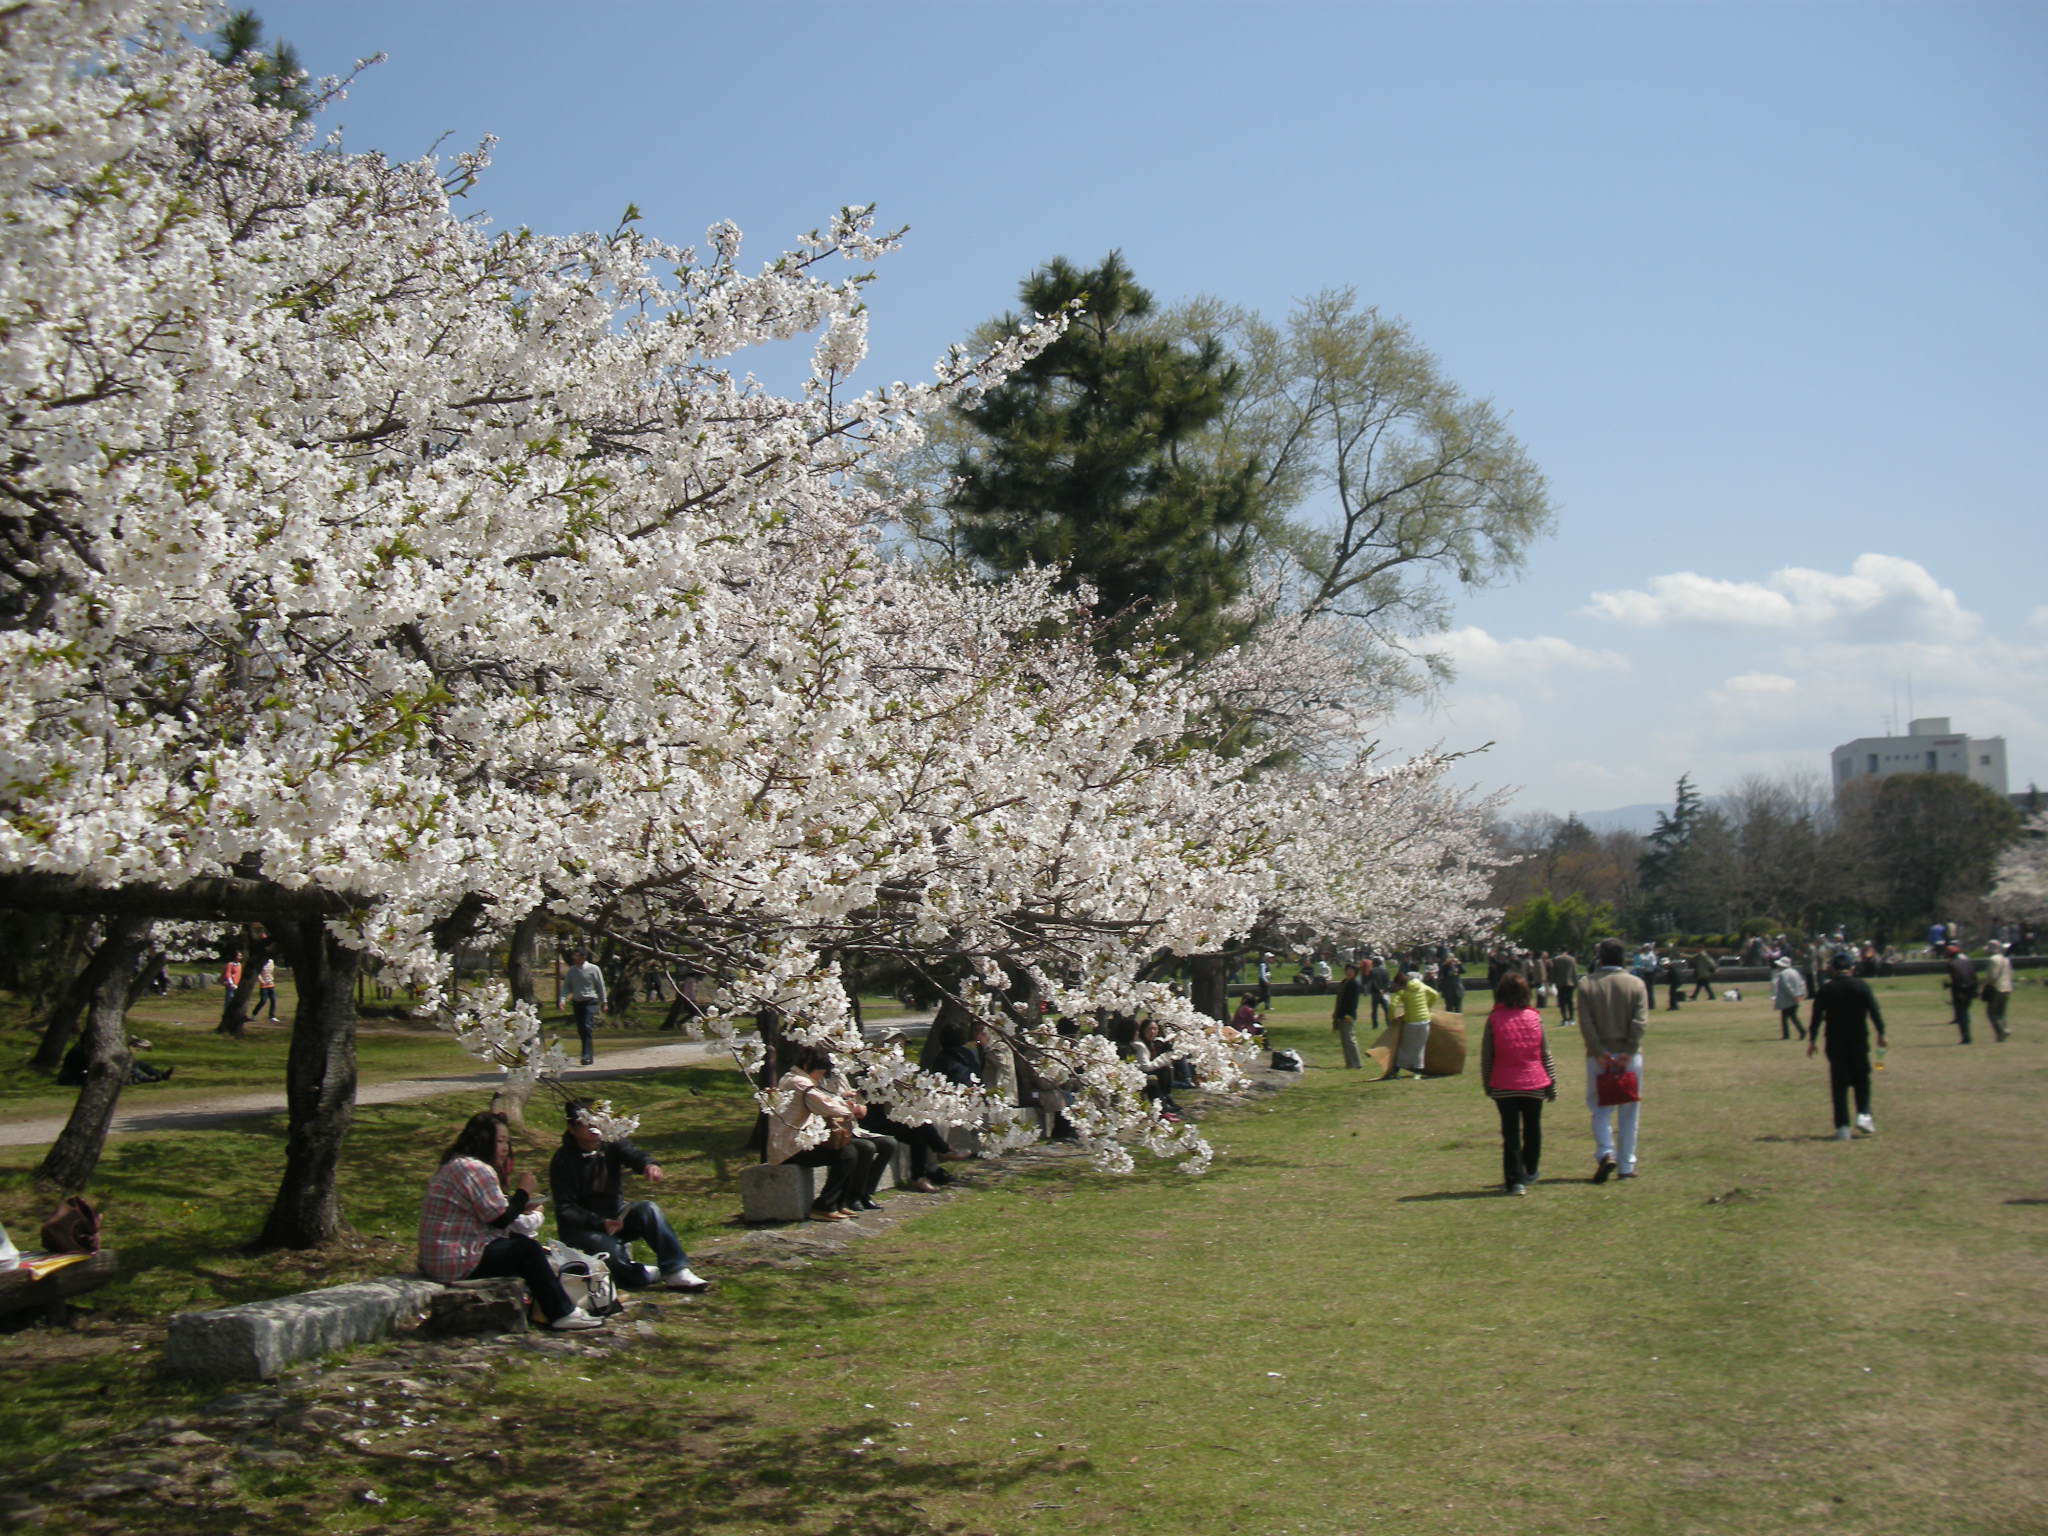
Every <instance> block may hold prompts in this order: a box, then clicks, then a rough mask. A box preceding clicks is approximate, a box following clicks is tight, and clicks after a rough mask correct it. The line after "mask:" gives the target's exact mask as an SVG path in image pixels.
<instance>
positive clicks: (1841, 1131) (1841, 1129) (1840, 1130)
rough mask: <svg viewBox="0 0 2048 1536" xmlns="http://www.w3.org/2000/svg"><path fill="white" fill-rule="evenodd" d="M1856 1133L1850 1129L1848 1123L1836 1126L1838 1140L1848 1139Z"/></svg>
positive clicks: (1836, 1138)
mask: <svg viewBox="0 0 2048 1536" xmlns="http://www.w3.org/2000/svg"><path fill="white" fill-rule="evenodd" d="M1855 1134H1856V1133H1855V1132H1854V1131H1852V1130H1850V1129H1849V1127H1847V1126H1846V1125H1838V1126H1836V1127H1835V1140H1837V1141H1848V1140H1850V1139H1851V1138H1853V1137H1854V1136H1855Z"/></svg>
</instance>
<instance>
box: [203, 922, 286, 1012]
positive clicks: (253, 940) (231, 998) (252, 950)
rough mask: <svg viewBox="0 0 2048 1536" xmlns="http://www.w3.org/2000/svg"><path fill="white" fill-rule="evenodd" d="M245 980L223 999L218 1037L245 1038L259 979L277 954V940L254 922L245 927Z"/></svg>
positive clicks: (243, 939)
mask: <svg viewBox="0 0 2048 1536" xmlns="http://www.w3.org/2000/svg"><path fill="white" fill-rule="evenodd" d="M241 951H242V979H241V980H240V981H238V982H236V983H235V984H234V985H233V986H232V987H229V988H228V989H227V996H226V997H225V998H223V999H222V1000H221V1005H220V1023H219V1024H218V1025H216V1026H215V1028H214V1033H215V1034H217V1035H233V1036H234V1037H235V1038H236V1039H238V1040H239V1039H240V1038H241V1037H242V1030H243V1029H244V1028H245V1027H246V1026H247V1025H248V1022H249V1004H250V1003H251V1002H252V1001H254V1000H255V997H256V990H257V988H256V978H257V977H258V976H259V975H261V974H262V972H263V965H264V962H265V961H267V960H269V959H270V957H271V956H272V955H274V954H276V953H277V944H276V941H275V940H273V939H272V938H271V936H270V935H269V934H268V933H266V932H265V931H264V930H263V929H262V928H260V927H258V926H257V925H256V924H254V923H244V924H243V925H242V941H241Z"/></svg>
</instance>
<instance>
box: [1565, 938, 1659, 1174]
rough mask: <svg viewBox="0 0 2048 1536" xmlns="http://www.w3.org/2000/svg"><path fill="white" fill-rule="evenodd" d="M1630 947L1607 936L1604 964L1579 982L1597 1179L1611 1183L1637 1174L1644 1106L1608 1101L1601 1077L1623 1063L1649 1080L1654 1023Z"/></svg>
mask: <svg viewBox="0 0 2048 1536" xmlns="http://www.w3.org/2000/svg"><path fill="white" fill-rule="evenodd" d="M1627 959H1628V950H1627V948H1626V947H1625V946H1624V945H1623V944H1622V942H1621V940H1619V939H1602V940H1601V941H1600V949H1599V956H1598V962H1599V963H1598V964H1596V965H1595V966H1594V968H1593V973H1592V974H1591V975H1590V976H1588V977H1587V978H1586V979H1585V981H1584V982H1583V983H1581V984H1580V986H1579V995H1578V1014H1579V1038H1580V1039H1581V1040H1583V1041H1584V1042H1585V1046H1586V1108H1587V1110H1588V1112H1590V1113H1591V1115H1592V1117H1593V1159H1594V1169H1593V1182H1594V1183H1595V1184H1605V1183H1606V1182H1607V1181H1608V1179H1609V1178H1611V1177H1613V1175H1614V1174H1615V1173H1616V1172H1617V1171H1618V1172H1619V1173H1620V1174H1621V1176H1622V1177H1623V1178H1624V1179H1632V1178H1634V1177H1635V1176H1636V1128H1637V1125H1638V1123H1639V1122H1640V1120H1641V1117H1642V1109H1643V1106H1642V1105H1641V1104H1640V1103H1635V1104H1602V1103H1601V1102H1600V1096H1599V1082H1600V1075H1601V1074H1602V1073H1603V1072H1605V1071H1608V1070H1609V1069H1610V1067H1612V1066H1614V1065H1616V1064H1617V1063H1618V1064H1619V1065H1621V1067H1622V1068H1623V1069H1624V1070H1627V1071H1630V1072H1633V1073H1635V1074H1636V1083H1637V1090H1638V1092H1640V1091H1641V1084H1642V1079H1643V1030H1644V1028H1645V1026H1646V1025H1647V1024H1648V1023H1649V1017H1650V991H1649V988H1648V987H1646V986H1644V985H1643V981H1642V978H1641V977H1640V976H1635V975H1632V974H1631V973H1629V972H1628V971H1626V970H1623V969H1622V966H1623V964H1624V963H1625V962H1626V960H1627Z"/></svg>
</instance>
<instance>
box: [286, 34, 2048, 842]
mask: <svg viewBox="0 0 2048 1536" xmlns="http://www.w3.org/2000/svg"><path fill="white" fill-rule="evenodd" d="M258 9H259V10H260V12H261V14H262V15H263V17H264V18H265V20H266V22H267V23H268V24H269V26H270V29H271V31H272V33H273V34H274V35H278V36H282V37H286V38H288V39H290V40H291V41H292V42H293V43H294V44H296V45H297V47H298V48H299V51H300V53H301V56H302V57H303V59H304V60H305V62H306V64H307V65H308V67H309V68H311V69H312V70H313V71H314V72H315V73H316V74H320V73H332V72H339V71H342V70H345V69H346V67H347V66H348V64H349V63H351V62H352V61H353V60H355V59H357V58H359V57H363V56H366V55H369V54H374V53H378V52H383V53H385V54H387V55H388V61H387V62H386V63H384V64H381V65H379V66H377V67H376V68H375V69H372V70H370V71H369V72H368V73H367V74H366V75H365V76H364V77H363V78H362V79H361V80H360V81H359V82H358V83H357V85H356V87H355V88H354V90H353V92H352V94H351V96H350V98H349V100H348V101H347V102H346V103H344V104H343V105H342V106H340V107H339V108H338V109H336V110H335V111H334V112H333V113H332V114H330V117H329V118H328V120H327V121H328V125H329V126H336V125H338V126H341V127H343V128H344V129H345V131H346V134H347V138H348V141H349V143H350V144H351V145H352V146H354V147H358V148H372V147H374V148H380V149H384V150H386V151H388V152H390V153H393V154H394V155H399V156H402V157H407V158H410V157H412V156H415V155H417V154H419V153H421V152H424V151H425V150H426V149H427V148H428V147H429V146H431V145H432V144H433V143H434V142H435V141H436V140H437V139H441V138H442V136H443V135H446V136H447V138H446V144H447V145H449V146H465V145H467V144H469V143H472V142H474V141H475V140H477V139H478V138H481V137H482V136H483V135H485V134H495V135H496V136H497V138H498V141H499V142H498V146H497V149H496V153H495V163H494V166H493V168H492V170H491V171H490V172H489V174H488V176H487V178H486V180H485V182H484V184H483V186H482V188H481V190H480V194H479V196H478V198H477V202H478V204H479V205H480V206H481V207H482V208H484V209H486V210H488V211H489V213H490V214H491V215H492V216H493V217H494V218H495V219H496V220H497V221H498V222H499V223H501V224H522V223H523V224H530V225H533V226H535V227H537V228H542V229H548V230H569V229H578V228H592V227H600V228H601V227H609V226H610V225H611V224H612V223H613V222H614V221H615V220H616V219H617V217H618V215H619V213H620V211H621V210H622V209H623V208H624V207H625V206H626V204H627V203H629V202H631V203H635V204H637V205H638V206H639V207H640V209H641V210H642V212H643V214H644V215H645V220H646V225H647V227H648V228H650V229H651V230H653V231H655V232H657V233H660V234H663V235H665V236H667V237H669V238H672V239H677V240H681V241H690V240H695V239H697V238H698V237H699V236H701V233H702V231H703V230H704V228H705V226H706V225H708V224H710V223H712V222H713V221H715V220H719V219H727V218H729V219H732V220H734V221H735V222H737V223H738V224H739V225H740V226H741V228H742V229H744V230H745V231H746V233H747V235H748V241H749V247H748V248H749V251H750V252H751V253H752V254H753V255H754V256H756V257H759V258H761V259H766V258H767V257H769V256H770V255H772V254H773V253H774V252H775V251H777V250H779V249H781V247H782V246H783V244H784V243H785V242H786V241H787V240H789V239H790V238H791V237H793V236H794V235H796V234H798V233H800V232H802V231H804V230H807V229H810V228H812V227H814V226H815V225H817V224H818V223H820V222H821V221H823V220H824V219H825V218H827V217H828V216H829V215H830V214H831V212H832V211H833V210H834V209H836V208H837V207H839V206H840V205H841V204H844V203H866V202H876V203H879V204H880V212H881V215H882V217H883V219H884V221H885V222H888V223H891V224H895V223H907V224H909V225H910V226H911V235H910V237H909V243H908V245H907V247H906V249H905V250H904V251H903V252H902V253H901V254H899V255H896V256H892V257H890V258H889V259H887V261H885V262H884V263H883V265H882V268H881V278H880V281H878V282H877V283H876V284H875V285H874V286H873V287H872V288H871V290H870V300H871V308H872V311H873V327H872V336H873V346H872V350H871V356H870V363H869V368H870V369H871V370H872V375H873V378H874V380H875V381H876V382H886V381H887V380H889V379H892V378H916V377H921V376H923V375H924V374H925V373H926V372H927V371H928V369H929V366H930V363H931V360H932V359H933V358H935V357H937V356H938V355H939V354H940V353H941V352H942V351H943V350H944V348H945V347H946V345H947V344H948V343H949V342H951V341H954V340H957V339H959V338H961V337H963V336H964V335H965V334H966V333H967V332H968V331H969V330H970V329H971V328H972V327H973V326H974V325H976V324H977V323H979V322H980V321H982V320H984V319H986V318H988V317H989V316H991V315H993V314H995V313H997V312H999V311H1001V310H1003V309H1005V308H1006V307H1008V306H1009V305H1010V304H1011V303H1012V301H1013V299H1014V295H1015V290H1016V286H1017V283H1018V281H1019V279H1020V278H1022V277H1023V276H1024V274H1025V273H1027V272H1028V271H1029V270H1031V269H1032V268H1033V267H1035V266H1037V265H1038V264H1039V263H1041V262H1043V261H1044V260H1046V259H1047V258H1048V257H1051V256H1053V255H1056V254H1062V255H1067V256H1070V257H1073V258H1074V259H1076V260H1091V259H1094V258H1096V257H1099V256H1100V255H1102V254H1103V253H1104V252H1105V251H1108V250H1110V249H1112V248H1117V249H1121V250H1122V251H1123V252H1124V253H1125V256H1126V257H1127V259H1128V260H1129V261H1130V263H1131V265H1132V267H1133V268H1134V270H1135V271H1136V273H1137V275H1138V277H1139V279H1140V280H1141V281H1143V282H1144V283H1145V284H1147V286H1149V287H1150V288H1152V290H1153V291H1154V293H1155V294H1157V295H1158V296H1159V297H1160V298H1161V299H1163V300H1173V299H1177V298H1182V297H1186V296H1189V295H1192V294H1195V293H1198V292H1209V293H1214V294H1218V295H1220V296H1222V297H1225V298H1228V299H1230V300H1232V301H1234V302H1237V303H1240V304H1245V305H1248V306H1251V307H1253V308H1256V309H1259V310H1261V311H1264V312H1266V313H1268V314H1269V315H1272V316H1275V317H1277V316H1279V315H1280V314H1282V313H1284V311H1285V310H1286V308H1287V306H1288V304H1289V303H1290V301H1291V300H1292V299H1294V298H1295V297H1297V296H1299V295H1302V294H1305V293H1308V292H1311V291H1313V290H1316V289H1319V288H1323V287H1327V286H1332V285H1339V284H1349V285H1352V286H1354V287H1356V288H1357V290H1358V291H1359V293H1360V295H1361V297H1362V298H1363V299H1365V300H1366V301H1367V302H1369V303H1373V304H1376V305H1378V306H1379V307H1380V308H1381V309H1382V310H1384V311H1386V312H1388V313H1391V314H1397V315H1400V316H1402V317H1404V318H1405V319H1406V320H1408V321H1409V322H1410V324H1411V325H1412V326H1413V328H1414V330H1415V332H1416V334H1417V336H1418V337H1419V339H1421V340H1422V341H1423V342H1424V343H1425V344H1426V345H1428V346H1429V347H1430V348H1431V349H1432V350H1433V351H1435V352H1436V353H1437V354H1438V356H1439V357H1440V358H1441V359H1442V360H1443V362H1444V364H1445V366H1446V368H1447V369H1448V371H1449V372H1450V374H1451V375H1452V376H1453V377H1454V378H1456V379H1458V380H1459V381H1460V382H1461V383H1462V384H1463V385H1464V386H1465V387H1466V388H1468V389H1469V390H1471V391H1472V392H1473V393H1475V394H1480V395H1485V396H1488V397H1491V398H1492V399H1493V400H1494V401H1495V402H1496V403H1497V404H1498V405H1499V406H1500V407H1501V408H1502V409H1504V410H1505V411H1507V412H1508V413H1509V414H1510V416H1511V419H1512V422H1513V425H1514V428H1515V430H1516V431H1517V433H1518V434H1519V435H1520V436H1521V438H1522V439H1523V441H1524V443H1525V444H1526V445H1527V446H1528V448H1529V449H1530V451H1531V453H1532V454H1533V455H1534V457H1535V458H1536V460H1537V461H1538V462H1539V463H1540V464H1541V465H1542V466H1543V467H1544V469H1545V471H1546V472H1547V473H1548V475H1549V477H1550V480H1551V486H1552V492H1553V496H1554V499H1555V501H1556V504H1557V507H1558V511H1559V531H1558V533H1557V535H1556V536H1555V537H1554V538H1553V539H1551V540H1549V541H1548V542H1547V543H1545V544H1544V545H1542V546H1541V547H1539V548H1538V549H1537V550H1536V551H1535V553H1534V555H1533V557H1532V559H1531V561H1530V564H1529V568H1528V570H1527V572H1526V574H1525V576H1524V577H1523V579H1522V580H1521V581H1520V582H1519V583H1517V584H1516V585H1514V586H1512V587H1508V588H1505V589H1501V590H1497V591H1492V592H1487V593H1483V594H1479V595H1476V596H1471V597H1467V598H1465V599H1463V600H1461V602H1460V603H1459V605H1458V610H1457V615H1456V617H1455V619H1454V621H1453V623H1454V627H1453V631H1452V633H1451V634H1450V635H1448V636H1446V637H1444V638H1443V640H1442V641H1441V642H1439V643H1441V644H1442V645H1443V646H1444V648H1446V649H1447V650H1448V651H1449V652H1450V653H1451V654H1452V655H1453V656H1454V657H1455V658H1456V659H1457V660H1458V661H1459V663H1460V665H1461V668H1462V676H1461V679H1460V681H1459V682H1458V683H1457V684H1456V685H1454V686H1453V687H1452V688H1451V689H1450V690H1449V691H1448V692H1447V693H1446V695H1445V696H1444V697H1443V698H1442V699H1441V700H1440V701H1438V703H1437V704H1436V705H1435V706H1433V707H1432V708H1429V709H1426V710H1424V709H1417V710H1411V711H1408V712H1405V713H1404V714H1403V715H1402V716H1401V717H1400V718H1399V719H1397V720H1396V721H1394V722H1392V723H1391V725H1390V728H1389V731H1388V737H1387V741H1388V745H1390V746H1398V747H1403V748H1412V747H1420V746H1428V745H1433V744H1436V743H1439V742H1441V743H1443V744H1445V745H1449V746H1454V747H1466V746H1472V745H1476V744H1477V743H1479V742H1481V741H1487V740H1491V741H1494V742H1495V743H1496V745H1495V747H1494V748H1493V750H1492V751H1491V752H1490V753H1488V754H1485V755H1484V756H1482V757H1480V758H1477V759H1475V760H1473V762H1472V764H1471V766H1470V767H1469V769H1468V770H1467V771H1466V777H1467V778H1468V779H1470V780H1471V781H1472V782H1474V783H1475V784H1484V785H1487V786H1489V787H1491V786H1495V785H1500V784H1513V785H1518V786H1521V791H1520V795H1519V797H1518V799H1517V802H1516V808H1517V810H1520V811H1536V810H1552V811H1557V812H1564V811H1567V810H1572V809H1578V810H1599V809H1604V808H1606V807H1609V806H1616V805H1622V804H1628V803H1633V802H1639V801H1651V800H1663V799H1668V797H1669V793H1670V788H1671V785H1672V783H1673V782H1674V781H1675V780H1676V778H1677V777H1678V775H1679V774H1680V773H1681V772H1690V773H1691V774H1692V775H1693V777H1694V779H1695V781H1696V782H1698V783H1700V784H1701V785H1702V786H1703V787H1704V788H1706V789H1707V790H1708V791H1710V792H1715V791H1719V790H1723V789H1726V788H1728V787H1729V786H1730V785H1732V783H1733V782H1734V781H1735V780H1736V779H1737V778H1738V777H1740V776H1741V775H1742V774H1744V773H1747V772H1758V771H1763V772H1769V771H1777V770H1780V769H1783V768H1810V769H1815V770H1824V769H1825V767H1826V762H1827V752H1828V749H1829V748H1830V747H1831V746H1833V745H1834V744H1835V743H1837V742H1839V741H1844V740H1848V739H1850V738H1853V737H1857V736H1863V735H1870V734H1877V733H1879V732H1881V731H1882V730H1883V729H1884V728H1885V725H1886V720H1887V717H1888V716H1889V715H1890V714H1891V712H1892V710H1893V708H1894V696H1895V695H1897V698H1898V705H1897V707H1898V710H1899V713H1900V715H1901V716H1903V714H1904V712H1905V702H1904V693H1903V683H1904V680H1905V679H1906V678H1907V677H1908V676H1909V675H1910V677H1911V679H1912V688H1913V703H1914V706H1915V709H1916V711H1917V713H1919V714H1922V715H1948V716H1951V717H1952V718H1953V720H1954V722H1955V725H1956V728H1957V729H1959V730H1964V731H1969V732H1972V733H1975V734H1979V735H1993V734H2003V735H2005V736H2006V738H2007V740H2008V745H2009V751H2010V761H2011V765H2012V773H2013V780H2014V783H2013V787H2014V788H2015V789H2019V788H2024V787H2025V786H2026V784H2027V783H2028V782H2029V781H2031V780H2035V779H2039V780H2043V781H2048V593H2044V591H2043V583H2042V581H2041V579H2040V571H2041V564H2042V563H2041V559H2040V553H2039V552H2040V546H2041V544H2042V541H2043V532H2044V529H2048V493H2044V491H2043V488H2042V480H2041V476H2040V472H2039V471H2040V460H2041V457H2042V455H2041V453H2040V449H2041V447H2042V445H2043V443H2044V442H2048V431H2044V419H2048V409H2044V408H2048V361H2044V359H2048V282H2044V274H2048V174H2044V167H2048V91H2044V90H2043V89H2042V82H2043V81H2044V80H2048V7H2041V6H2038V5H1995V4H1984V5H1977V4H1967V3H1951V4H1906V3H1885V4H1853V5H1852V4H1818V3H1798V4H1791V3H1788V4H1770V5H1752V4H1497V3H1463V4H1419V3H1417V4H1354V5H1309V4H1268V5H1259V6H1254V5H1250V4H1243V3H1239V4H1228V5H1222V4H1163V3H1121V4H1119V3H1113V0H1112V3H1098V4H1092V5H1091V4H1066V3H1040V4H1005V5H997V4H972V3H956V4H937V3H929V4H927V3H916V4H913V3H893V0H869V3H868V4H866V5H865V6H861V7H849V6H829V7H828V6H825V5H817V4H806V3H789V4H782V5H775V6H768V5H746V4H739V5H735V4H730V3H727V4H718V5H699V4H683V3H676V4H604V5H589V6H580V7H571V6H563V5H559V4H552V5H540V4H529V3H525V0H495V3H492V4H489V5H486V4H483V3H480V0H479V3H460V4H458V3H452V0H414V3H411V4H407V5H397V4H385V3H381V0H349V3H347V4H334V3H331V0H329V3H317V4H316V3H312V0H281V3H272V4H267V5H259V7H258Z"/></svg>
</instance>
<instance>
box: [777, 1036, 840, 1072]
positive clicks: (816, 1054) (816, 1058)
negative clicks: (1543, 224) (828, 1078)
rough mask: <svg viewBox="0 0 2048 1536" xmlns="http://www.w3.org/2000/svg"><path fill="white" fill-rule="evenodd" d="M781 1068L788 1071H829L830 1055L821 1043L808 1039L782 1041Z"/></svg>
mask: <svg viewBox="0 0 2048 1536" xmlns="http://www.w3.org/2000/svg"><path fill="white" fill-rule="evenodd" d="M782 1052H783V1055H782V1060H783V1068H784V1070H785V1071H789V1072H830V1071H831V1070H832V1056H831V1053H830V1052H828V1051H827V1050H826V1049H825V1047H823V1046H822V1045H814V1044H812V1043H811V1042H810V1041H808V1040H785V1041H783V1042H782Z"/></svg>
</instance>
